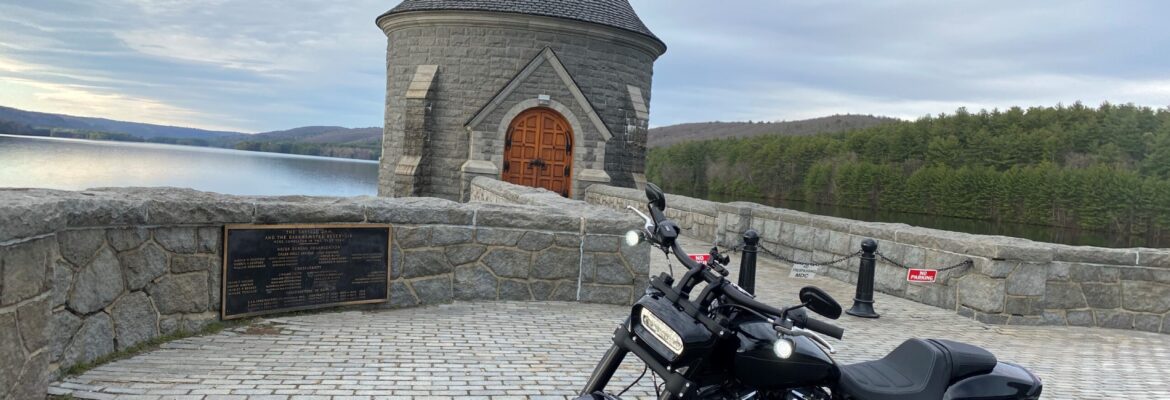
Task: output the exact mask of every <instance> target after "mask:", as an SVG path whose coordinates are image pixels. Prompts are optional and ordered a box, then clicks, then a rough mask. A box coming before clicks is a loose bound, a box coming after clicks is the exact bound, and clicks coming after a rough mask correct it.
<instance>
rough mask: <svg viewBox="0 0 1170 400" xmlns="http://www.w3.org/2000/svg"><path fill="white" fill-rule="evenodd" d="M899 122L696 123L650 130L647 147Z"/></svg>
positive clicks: (836, 118) (861, 118)
mask: <svg viewBox="0 0 1170 400" xmlns="http://www.w3.org/2000/svg"><path fill="white" fill-rule="evenodd" d="M897 121H899V120H898V119H896V118H888V117H874V116H871V115H832V116H828V117H821V118H813V119H806V120H801V121H783V122H697V123H690V124H679V125H671V126H664V127H660V128H654V129H651V130H650V132H649V138H648V139H647V142H648V143H647V146H648V147H650V148H655V147H663V146H669V145H672V144H675V143H682V142H688V141H693V140H708V139H726V138H746V137H752V136H760V135H784V136H807V135H816V134H819V133H835V132H843V131H848V130H853V129H862V128H869V127H871V126H875V125H880V124H885V123H890V122H897Z"/></svg>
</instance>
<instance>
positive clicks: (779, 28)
mask: <svg viewBox="0 0 1170 400" xmlns="http://www.w3.org/2000/svg"><path fill="white" fill-rule="evenodd" d="M397 3H398V1H397V0H347V1H308V0H279V1H275V0H202V1H188V0H120V1H113V0H0V105H5V106H10V107H17V108H22V109H27V110H35V111H44V112H55V113H66V114H73V115H83V116H96V117H106V118H113V119H120V120H128V121H139V122H149V123H160V124H169V125H181V126H193V127H200V128H208V129H229V130H239V131H245V132H258V131H269V130H278V129H287V128H292V127H297V126H303V125H341V126H349V127H364V126H378V125H380V120H381V117H382V102H383V93H382V88H383V87H384V84H385V75H384V55H385V37H384V36H383V35H382V33H381V32H380V31H379V30H378V28H377V27H375V26H374V22H373V20H374V17H376V16H377V15H378V14H380V13H382V12H384V11H386V10H387V9H389V8H391V7H393V6H394V5H395V4H397ZM632 3H633V4H634V7H635V9H636V10H637V11H638V13H639V15H640V16H641V17H642V19H643V20H644V21H645V22H646V25H647V26H649V27H650V29H651V30H653V31H654V32H655V33H656V34H657V35H658V36H659V37H661V38H662V39H663V40H664V41H666V43H667V45H668V46H669V50H668V51H667V53H666V55H665V56H663V57H662V58H661V59H659V61H658V63H657V64H655V76H654V88H653V94H654V96H653V102H652V104H651V111H652V115H651V119H652V125H655V126H662V125H670V124H676V123H683V122H699V121H711V120H722V121H733V120H757V121H758V120H769V121H771V120H794V119H803V118H812V117H818V116H824V115H829V114H835V113H855V114H874V115H886V116H894V117H901V118H915V117H918V116H922V115H925V114H937V113H943V112H952V111H954V110H955V109H956V108H958V107H960V106H965V107H967V108H968V109H972V110H978V109H983V108H987V109H991V108H1006V107H1010V106H1013V105H1020V106H1034V105H1055V104H1057V103H1065V104H1069V103H1072V102H1075V101H1078V100H1079V101H1082V102H1084V103H1086V104H1093V105H1095V104H1099V103H1101V102H1102V101H1110V102H1114V103H1136V104H1140V105H1147V106H1151V107H1166V106H1168V105H1170V52H1168V51H1166V50H1165V45H1166V44H1167V43H1170V27H1168V25H1167V24H1165V21H1164V18H1165V16H1167V15H1170V2H1164V1H1156V0H1150V1H1123V2H1114V1H1075V0H1061V1H1029V2H1021V1H987V0H981V1H935V0H923V1H909V0H905V1H903V0H888V1H880V2H874V1H856V0H855V1H831V0H828V1H826V0H819V1H799V2H798V1H776V0H751V1H748V0H741V1H712V0H633V1H632Z"/></svg>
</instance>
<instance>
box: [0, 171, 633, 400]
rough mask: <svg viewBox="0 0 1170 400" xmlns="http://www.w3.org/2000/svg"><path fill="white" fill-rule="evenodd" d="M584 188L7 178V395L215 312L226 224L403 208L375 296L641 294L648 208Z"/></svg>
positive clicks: (405, 301)
mask: <svg viewBox="0 0 1170 400" xmlns="http://www.w3.org/2000/svg"><path fill="white" fill-rule="evenodd" d="M565 201H568V202H572V201H571V200H565ZM574 203H575V204H564V205H562V206H557V207H551V206H544V205H539V204H535V203H529V204H528V205H503V204H482V203H478V204H460V203H455V202H451V201H447V200H441V199H433V198H395V199H390V198H372V197H357V198H325V197H315V198H314V197H299V196H294V197H243V196H226V195H219V194H214V193H206V192H198V191H194V190H185V189H167V188H159V189H96V190H88V191H82V192H70V191H54V190H38V189H4V190H0V360H2V361H0V398H2V399H31V398H43V397H44V396H45V391H46V388H47V384H48V381H49V379H50V378H51V377H52V376H54V375H55V374H56V373H57V371H60V370H63V369H66V368H68V367H70V366H73V365H77V364H81V363H86V362H90V361H93V360H96V359H98V358H100V357H102V356H104V355H107V354H110V353H113V352H115V351H117V350H121V349H125V348H129V347H132V346H134V345H135V344H138V343H141V342H143V341H147V340H150V339H152V338H155V337H158V336H161V335H166V334H169V333H173V332H176V331H179V330H183V329H185V330H196V329H199V328H201V327H203V326H205V325H207V324H209V323H211V322H213V321H215V320H218V318H219V308H220V299H219V296H220V286H221V280H220V275H221V268H222V260H223V248H222V246H223V240H222V239H223V226H224V225H226V224H237V223H251V224H283V223H298V224H304V223H313V224H317V223H319V224H329V223H348V224H353V223H359V224H360V223H378V224H391V225H392V231H393V235H394V240H392V248H391V249H390V251H391V260H392V261H391V263H392V265H391V283H390V301H389V302H387V303H383V304H378V305H374V306H372V307H373V308H378V307H384V308H397V307H411V306H418V305H427V304H436V303H447V302H451V301H454V300H563V301H588V302H601V303H613V304H629V303H631V302H632V301H633V299H634V296H635V295H637V294H639V293H640V290H635V288H636V287H638V286H637V285H642V287H644V286H645V283H644V282H645V280H646V278H645V276H646V275H647V273H646V271H647V270H648V265H649V252H648V251H641V252H639V251H636V250H635V249H625V250H624V251H623V249H621V247H620V243H621V235H622V234H623V233H624V232H625V231H626V230H628V229H631V228H632V227H635V226H638V225H639V221H637V219H636V218H631V217H630V216H627V215H622V214H619V213H616V212H613V211H610V210H607V209H604V208H601V207H593V206H588V205H586V204H585V203H583V202H580V201H577V202H574ZM642 250H645V249H642ZM365 307H371V306H365Z"/></svg>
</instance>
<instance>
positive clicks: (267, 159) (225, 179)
mask: <svg viewBox="0 0 1170 400" xmlns="http://www.w3.org/2000/svg"><path fill="white" fill-rule="evenodd" d="M105 186H174V187H188V188H193V189H197V190H203V191H208V192H218V193H225V194H236V195H309V196H359V195H370V196H373V195H376V194H377V192H378V163H377V162H375V161H360V160H348V159H341V158H328V157H312V156H298V155H288V154H275V153H261V152H251V151H239V150H228V149H217V148H205V147H192V146H175V145H166V144H151V143H124V142H103V141H91V140H80V139H60V138H39V137H28V136H12V135H2V134H0V187H36V188H49V189H65V190H82V189H88V188H95V187H105ZM688 195H689V194H688ZM694 197H698V198H704V197H703V196H694ZM707 198H708V199H710V200H713V201H720V202H729V201H740V200H743V201H751V202H755V203H760V204H764V205H769V206H773V207H783V208H788V209H793V210H800V211H805V212H809V213H813V214H820V215H831V216H836V217H841V218H849V219H854V220H861V221H876V222H901V223H905V224H909V225H914V226H922V227H928V228H935V229H944V230H949V231H958V232H967V233H974V234H982V235H1003V236H1014V237H1021V238H1026V239H1031V240H1035V241H1040V242H1050V243H1065V244H1071V245H1086V246H1102V247H1157V248H1164V247H1170V238H1168V237H1165V236H1162V237H1138V236H1124V235H1112V234H1108V233H1104V232H1092V231H1078V230H1072V229H1064V228H1054V227H1048V226H1037V225H1025V224H1013V223H1000V224H996V223H993V222H988V221H977V220H970V219H962V218H949V217H936V216H929V215H920V214H908V213H897V212H883V211H879V212H873V211H870V210H866V209H857V208H848V207H833V206H825V205H821V204H812V203H805V202H799V201H773V200H768V199H741V198H726V197H719V196H707Z"/></svg>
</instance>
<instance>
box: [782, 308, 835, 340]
mask: <svg viewBox="0 0 1170 400" xmlns="http://www.w3.org/2000/svg"><path fill="white" fill-rule="evenodd" d="M789 318H790V319H792V323H793V324H795V325H796V326H799V327H801V328H804V329H808V330H810V331H814V332H817V333H821V334H824V335H826V336H828V337H831V338H834V339H837V340H841V337H842V336H845V328H842V327H839V326H837V325H833V324H830V323H828V322H825V321H821V320H819V319H813V318H810V317H809V316H808V314H807V313H798V314H797V315H790V316H789Z"/></svg>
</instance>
